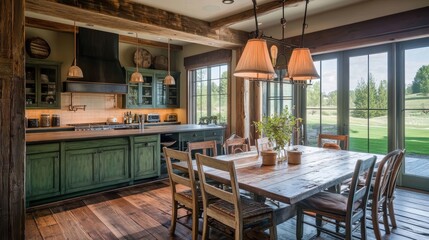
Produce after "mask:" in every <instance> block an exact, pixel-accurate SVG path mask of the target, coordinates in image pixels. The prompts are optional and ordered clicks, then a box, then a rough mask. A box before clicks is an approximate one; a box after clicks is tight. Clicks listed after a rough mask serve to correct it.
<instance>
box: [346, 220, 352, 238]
mask: <svg viewBox="0 0 429 240" xmlns="http://www.w3.org/2000/svg"><path fill="white" fill-rule="evenodd" d="M345 238H346V240H352V239H353V235H352V223H350V220H349V222H348V223H346V235H345Z"/></svg>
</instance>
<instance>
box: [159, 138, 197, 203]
mask: <svg viewBox="0 0 429 240" xmlns="http://www.w3.org/2000/svg"><path fill="white" fill-rule="evenodd" d="M162 149H163V151H164V155H165V160H166V163H167V171H168V176H169V178H170V186H171V189H172V194H173V196H174V194H175V193H176V192H177V191H176V190H177V189H176V184H181V185H184V186H186V187H188V188H190V189H191V191H192V196H197V187H196V184H195V175H194V169H193V167H192V159H191V154H190V152H182V151H178V150H174V149H171V148H167V147H163V148H162ZM173 159H174V160H178V161H180V162H185V163H186V166H187V171H183V170H182V169H181V168H178V167H177V166H176V165H174V164H172V160H173ZM180 173H185V174H180ZM194 200H195V201H197V199H194Z"/></svg>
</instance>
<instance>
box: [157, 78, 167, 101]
mask: <svg viewBox="0 0 429 240" xmlns="http://www.w3.org/2000/svg"><path fill="white" fill-rule="evenodd" d="M165 76H166V74H155V79H156V95H155V96H156V106H157V107H166V106H167V88H168V86H166V85H164V78H165Z"/></svg>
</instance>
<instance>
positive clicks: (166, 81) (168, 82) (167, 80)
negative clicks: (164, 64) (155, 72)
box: [164, 39, 176, 85]
mask: <svg viewBox="0 0 429 240" xmlns="http://www.w3.org/2000/svg"><path fill="white" fill-rule="evenodd" d="M167 61H168V72H167V76H165V78H164V85H175V84H176V81H175V80H174V77H173V76H171V74H170V39H168V59H167Z"/></svg>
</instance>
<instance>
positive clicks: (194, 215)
mask: <svg viewBox="0 0 429 240" xmlns="http://www.w3.org/2000/svg"><path fill="white" fill-rule="evenodd" d="M192 239H193V240H197V239H198V211H195V210H194V211H192Z"/></svg>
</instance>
